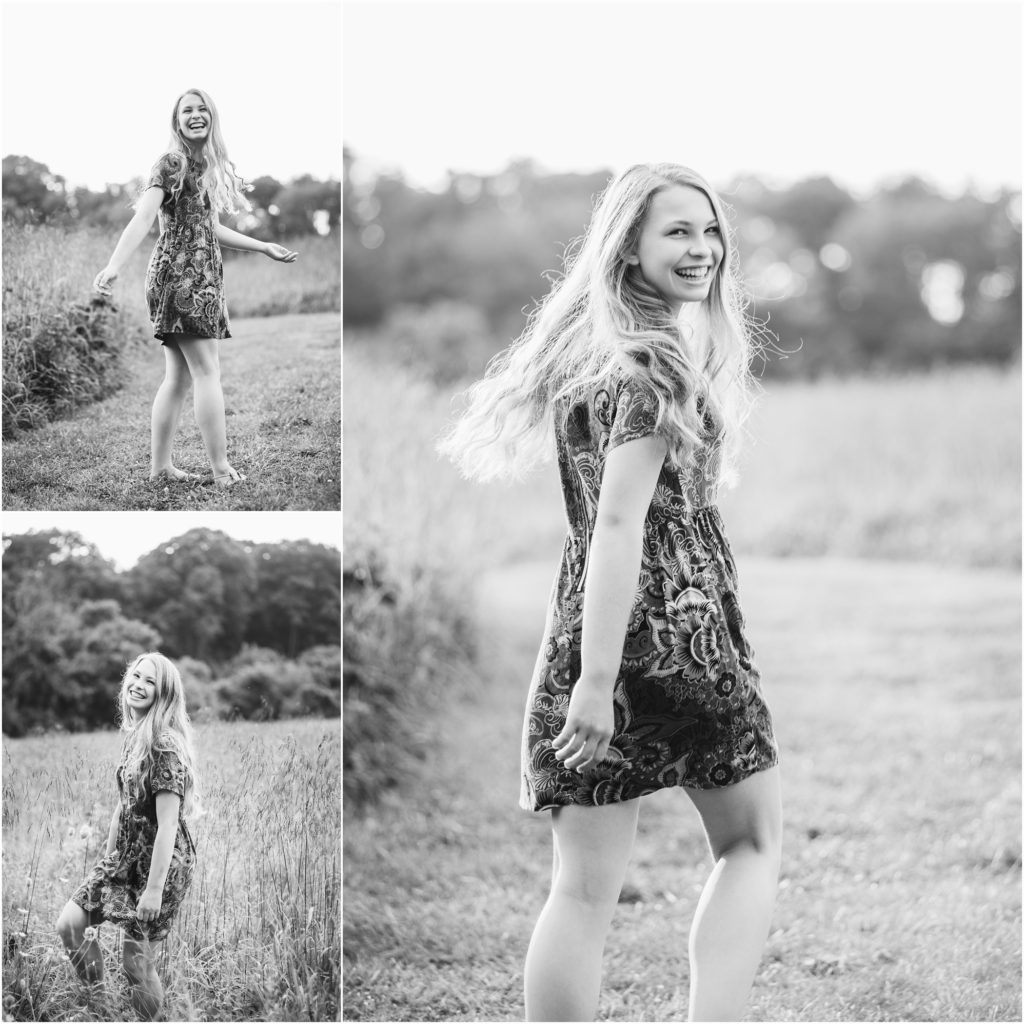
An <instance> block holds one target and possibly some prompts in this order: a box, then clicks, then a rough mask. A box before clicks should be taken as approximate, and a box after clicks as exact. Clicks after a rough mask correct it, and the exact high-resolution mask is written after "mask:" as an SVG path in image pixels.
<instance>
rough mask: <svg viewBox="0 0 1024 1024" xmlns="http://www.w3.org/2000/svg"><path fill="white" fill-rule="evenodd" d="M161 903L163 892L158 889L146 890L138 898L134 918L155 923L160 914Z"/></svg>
mask: <svg viewBox="0 0 1024 1024" xmlns="http://www.w3.org/2000/svg"><path fill="white" fill-rule="evenodd" d="M162 903H163V892H162V891H161V890H160V889H146V890H145V892H143V894H142V895H141V896H140V897H139V902H138V904H137V905H136V907H135V916H136V917H137V918H138V919H139V920H140V921H155V920H156V919H157V917H158V916H159V914H160V906H161V904H162Z"/></svg>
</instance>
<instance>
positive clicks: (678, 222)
mask: <svg viewBox="0 0 1024 1024" xmlns="http://www.w3.org/2000/svg"><path fill="white" fill-rule="evenodd" d="M692 223H693V222H692V221H688V220H683V219H682V218H680V217H677V218H676V219H675V220H670V221H669V224H685V225H686V226H687V227H690V225H691V224H692ZM708 223H709V224H717V223H718V218H717V217H712V218H711V220H709V221H708Z"/></svg>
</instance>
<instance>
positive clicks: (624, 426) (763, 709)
mask: <svg viewBox="0 0 1024 1024" xmlns="http://www.w3.org/2000/svg"><path fill="white" fill-rule="evenodd" d="M655 426H656V404H655V398H654V395H653V393H652V392H651V390H650V388H649V385H646V384H645V383H643V382H641V381H639V380H638V379H637V378H636V377H634V376H632V375H630V374H629V373H627V372H626V371H617V372H616V373H614V374H613V375H612V376H611V377H609V379H608V380H607V381H606V382H605V383H604V384H603V385H602V386H600V387H597V388H595V389H594V390H593V391H592V392H591V393H590V394H589V395H586V396H583V397H581V398H577V399H575V400H573V401H572V402H569V403H566V405H563V406H562V407H561V408H558V409H556V430H555V437H556V447H557V453H558V470H559V476H560V480H561V486H562V497H563V501H564V504H565V512H566V518H567V521H568V525H569V532H568V536H567V537H566V541H565V547H564V550H563V554H562V560H561V564H560V566H559V569H558V575H557V578H556V580H555V585H554V588H553V590H552V594H551V600H550V603H549V608H548V617H547V624H546V626H545V633H544V639H543V642H542V644H541V650H540V653H539V655H538V658H537V664H536V668H535V670H534V675H533V680H532V682H531V686H530V693H529V697H528V700H527V705H526V716H525V722H524V725H523V742H522V789H521V794H520V806H521V807H522V808H523V809H525V810H533V811H542V810H549V809H551V808H553V807H558V806H561V805H565V804H581V805H585V806H587V805H589V806H594V805H598V804H609V803H615V802H618V801H622V800H630V799H633V798H634V797H638V796H643V795H644V794H647V793H652V792H655V791H656V790H659V789H663V788H665V787H668V786H687V787H691V788H696V789H711V788H716V787H721V786H728V785H731V784H732V783H735V782H739V781H740V780H741V779H744V778H746V777H747V776H749V775H751V774H753V773H754V772H758V771H762V770H764V769H767V768H770V767H772V766H773V765H774V764H776V763H777V762H778V748H777V745H776V741H775V735H774V730H773V726H772V718H771V714H770V712H769V710H768V707H767V705H766V703H765V700H764V697H763V695H762V692H761V682H760V674H759V673H758V670H757V667H756V666H755V664H754V652H753V650H752V649H751V646H750V643H749V641H748V639H747V636H746V632H745V623H744V619H743V615H742V613H741V611H740V604H739V599H738V580H737V576H736V566H735V563H734V562H733V557H732V553H731V551H730V548H729V542H728V540H727V538H726V535H725V531H724V528H723V524H722V520H721V517H720V515H719V512H718V509H717V507H716V504H715V502H716V500H717V493H718V487H719V481H720V475H721V460H720V452H721V445H720V442H719V440H718V439H717V436H716V430H715V428H714V424H713V422H712V419H711V416H710V415H709V414H707V413H705V415H704V427H705V436H706V438H707V440H706V441H705V443H704V444H702V445H701V446H700V447H699V448H698V451H697V452H696V464H695V466H692V467H690V468H689V469H688V470H686V471H680V470H678V469H676V468H675V467H673V466H672V464H671V463H670V462H669V461H668V459H666V461H665V464H664V465H663V466H662V468H661V472H660V474H659V476H658V481H657V484H656V487H655V490H654V494H653V497H652V499H651V504H650V508H649V509H648V512H647V516H646V520H645V522H644V531H643V553H642V561H641V569H640V576H639V579H638V581H637V588H636V594H635V598H634V602H633V609H632V612H631V615H630V619H629V624H628V627H627V630H626V635H625V639H624V643H623V650H622V663H621V667H620V669H619V673H618V676H617V678H616V680H615V685H614V690H613V704H614V713H615V725H614V730H615V731H614V735H613V737H612V741H611V746H610V747H609V751H608V756H607V757H606V758H605V759H604V760H603V761H602V762H601V764H599V765H597V766H596V767H593V768H590V769H585V770H584V771H583V772H577V771H575V770H573V769H566V768H565V767H564V765H562V763H561V762H559V761H558V760H557V759H556V758H555V755H554V751H553V749H552V746H551V741H552V740H553V739H554V737H555V736H557V735H558V733H559V732H560V731H561V729H562V727H563V726H564V724H565V716H566V713H567V709H568V705H569V697H570V694H571V693H572V688H573V686H574V685H575V684H576V682H577V680H578V679H579V677H580V671H581V639H582V631H583V596H584V589H585V585H586V578H587V559H588V557H589V553H590V544H591V538H592V535H593V531H594V523H595V519H596V515H597V504H598V497H599V494H600V490H601V477H602V474H603V472H604V463H605V459H606V457H607V455H608V453H609V452H610V451H611V450H612V449H614V448H615V447H617V446H618V445H621V444H625V443H626V442H628V441H632V440H635V439H638V438H642V437H647V436H650V435H652V434H654V433H655V432H656V430H655Z"/></svg>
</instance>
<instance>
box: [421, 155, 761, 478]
mask: <svg viewBox="0 0 1024 1024" xmlns="http://www.w3.org/2000/svg"><path fill="white" fill-rule="evenodd" d="M673 185H688V186H691V187H693V188H696V189H699V190H700V191H701V192H703V193H704V195H705V196H707V198H708V200H709V202H710V203H711V206H712V209H713V211H714V215H715V217H717V218H718V223H719V225H720V226H721V231H722V240H723V246H724V255H723V259H722V263H721V266H720V268H719V271H718V273H717V274H716V275H715V277H714V279H713V281H712V283H711V288H710V291H709V294H708V298H707V299H706V300H705V301H704V302H702V303H701V309H700V310H699V311H698V313H697V316H696V318H695V322H694V323H693V324H692V325H689V324H685V323H683V322H681V320H680V319H679V318H678V317H673V315H672V312H671V310H670V309H669V307H668V304H667V303H666V302H665V300H664V299H663V298H662V297H661V296H660V295H659V294H658V292H657V291H656V290H655V289H654V288H653V287H652V286H651V285H650V284H648V283H647V281H646V280H645V279H644V278H643V276H642V274H641V271H640V268H639V267H638V266H634V265H632V264H630V263H628V262H627V256H629V255H630V254H631V253H633V252H635V250H636V247H637V242H638V239H639V236H640V232H641V229H642V228H643V225H644V220H645V218H646V216H647V213H648V210H649V209H650V205H651V200H652V199H653V198H654V196H655V195H657V193H659V192H661V191H662V190H664V189H666V188H669V187H671V186H673ZM746 306H747V298H746V295H745V292H744V290H743V287H742V285H741V283H740V280H739V276H738V269H737V266H736V249H735V242H734V240H733V238H732V234H731V229H730V227H729V224H728V221H727V220H726V218H725V215H724V206H723V203H722V201H721V199H720V198H719V197H718V195H717V194H716V193H715V191H714V189H712V187H711V186H710V185H709V184H708V182H707V181H705V179H704V178H703V177H701V175H699V174H698V173H697V172H696V171H693V170H691V169H690V168H688V167H683V166H681V165H679V164H637V165H635V166H633V167H630V168H629V169H628V170H626V171H624V172H623V173H622V174H620V175H619V176H618V177H617V178H615V179H614V180H613V181H612V182H611V184H609V186H608V187H607V188H606V189H605V191H604V192H603V193H602V195H601V197H600V199H599V201H598V203H597V206H596V209H595V211H594V216H593V219H592V220H591V223H590V226H589V228H588V229H587V231H586V233H585V234H584V236H583V237H582V239H580V240H578V241H577V242H576V243H575V244H574V245H573V246H571V247H570V249H569V251H568V252H567V255H566V259H565V273H564V275H563V277H562V278H561V280H560V281H558V282H557V283H556V285H555V286H554V288H552V290H551V291H550V293H549V294H548V295H547V297H546V298H545V299H544V301H543V302H542V303H541V304H540V306H539V307H538V308H537V309H536V310H535V311H534V312H533V314H532V315H531V317H530V321H529V323H528V325H527V327H526V330H525V331H524V332H523V333H522V334H521V335H520V336H519V338H518V339H517V340H516V341H515V342H514V343H513V344H512V345H511V346H510V347H509V348H508V349H506V350H505V351H504V352H502V353H501V354H499V355H498V356H496V357H495V358H494V359H493V360H492V361H491V363H490V364H489V366H488V368H487V372H486V374H485V376H484V378H483V379H482V380H480V381H478V382H477V383H476V384H474V385H473V386H472V387H471V388H470V389H469V391H468V392H467V395H466V397H467V399H468V401H467V406H466V408H465V411H464V412H463V414H462V415H461V417H460V418H459V419H458V420H457V422H456V423H455V424H454V426H453V427H452V428H451V429H450V430H449V431H448V433H447V435H446V436H445V437H444V438H443V440H442V441H441V444H440V445H439V446H438V447H439V450H440V451H441V452H442V453H444V454H446V455H448V456H449V457H450V458H452V459H453V461H454V462H455V463H456V464H457V465H458V466H459V468H460V469H461V470H462V472H463V473H464V474H465V475H466V476H471V477H476V478H478V479H482V480H486V479H491V478H494V477H499V476H505V477H517V476H521V475H522V474H523V473H524V472H526V471H527V470H529V469H531V468H533V466H535V465H537V464H539V463H541V462H544V461H546V460H547V459H549V458H550V456H551V453H552V449H553V445H552V428H553V425H554V411H555V407H556V404H558V405H560V406H562V407H563V411H564V412H566V413H567V412H568V408H569V406H570V404H571V403H572V401H573V400H574V399H575V398H577V397H579V396H581V395H583V394H586V393H587V392H588V391H590V390H591V389H593V388H594V387H596V386H598V385H599V384H602V383H604V382H606V381H607V380H608V378H609V376H610V375H612V374H614V373H615V372H620V373H621V372H625V373H628V374H630V375H632V376H634V377H636V378H639V379H640V380H641V382H643V383H646V384H647V385H649V387H650V389H651V390H652V391H653V393H654V395H655V396H656V398H657V404H658V409H657V430H658V433H659V434H660V435H662V436H663V437H664V438H665V440H666V442H667V443H668V450H669V458H670V460H671V461H672V463H673V464H674V465H676V466H677V467H678V468H680V469H684V468H686V467H687V466H690V465H692V463H693V461H694V458H695V454H696V449H697V446H698V445H699V444H700V443H701V442H702V441H703V440H705V439H707V437H708V431H707V427H706V422H710V423H711V424H712V437H711V440H712V442H713V443H716V444H718V445H719V446H720V447H721V454H722V463H721V464H722V467H723V472H722V476H723V479H724V480H727V481H730V480H732V479H734V477H735V473H734V466H735V459H736V455H737V452H738V448H739V441H740V436H739V435H740V428H741V426H742V423H743V421H744V419H745V418H746V416H747V415H748V413H749V410H750V406H751V404H752V400H753V392H754V387H755V384H754V381H753V379H752V377H751V375H750V369H749V363H750V358H751V355H752V352H753V350H754V348H755V346H756V345H757V328H758V325H757V324H756V323H755V322H754V321H752V320H751V319H749V318H748V317H747V315H746ZM700 336H702V337H703V341H704V343H705V345H706V351H705V352H703V353H701V352H700V350H699V341H700V340H701V337H700Z"/></svg>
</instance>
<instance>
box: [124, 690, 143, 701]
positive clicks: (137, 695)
mask: <svg viewBox="0 0 1024 1024" xmlns="http://www.w3.org/2000/svg"><path fill="white" fill-rule="evenodd" d="M128 696H129V697H134V698H135V699H136V700H145V699H146V694H144V693H140V692H139V691H138V690H129V691H128Z"/></svg>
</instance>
